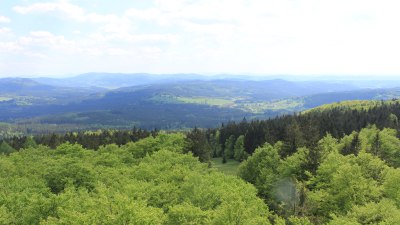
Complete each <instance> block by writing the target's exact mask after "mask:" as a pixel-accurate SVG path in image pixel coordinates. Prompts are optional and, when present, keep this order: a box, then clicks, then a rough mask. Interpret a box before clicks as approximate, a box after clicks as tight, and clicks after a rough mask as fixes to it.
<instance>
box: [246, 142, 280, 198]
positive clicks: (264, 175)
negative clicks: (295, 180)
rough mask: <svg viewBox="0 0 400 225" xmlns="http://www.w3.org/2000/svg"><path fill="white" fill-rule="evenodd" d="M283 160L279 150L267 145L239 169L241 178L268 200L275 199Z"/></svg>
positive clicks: (258, 149) (257, 150) (259, 149)
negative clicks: (275, 189)
mask: <svg viewBox="0 0 400 225" xmlns="http://www.w3.org/2000/svg"><path fill="white" fill-rule="evenodd" d="M280 164H281V159H280V157H279V154H278V150H277V148H275V147H273V146H271V145H269V144H265V145H264V146H262V147H259V148H257V149H256V150H255V152H254V153H253V155H252V156H250V157H249V158H248V159H247V160H245V161H244V162H243V163H242V164H241V165H240V167H239V176H240V177H241V178H243V179H244V180H245V181H248V182H250V183H252V184H254V185H255V187H256V188H257V189H258V191H259V194H260V195H261V196H263V197H264V198H266V199H267V200H271V199H273V196H274V194H273V190H274V187H275V184H276V182H277V181H278V179H279V173H278V168H279V166H280Z"/></svg>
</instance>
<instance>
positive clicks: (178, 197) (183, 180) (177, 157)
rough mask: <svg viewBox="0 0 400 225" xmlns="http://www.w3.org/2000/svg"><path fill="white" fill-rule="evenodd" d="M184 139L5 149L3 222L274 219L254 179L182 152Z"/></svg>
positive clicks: (0, 196)
mask: <svg viewBox="0 0 400 225" xmlns="http://www.w3.org/2000/svg"><path fill="white" fill-rule="evenodd" d="M184 140H185V139H184V136H183V135H181V134H161V135H159V136H157V137H155V138H153V137H149V138H146V139H143V140H142V141H141V142H140V143H137V144H128V145H126V146H122V147H118V146H117V145H108V146H104V147H101V148H100V149H99V150H98V151H91V150H86V149H84V148H82V147H81V146H80V145H71V144H62V145H60V146H59V147H57V148H56V149H54V150H53V149H49V148H48V147H44V146H38V147H36V148H28V149H25V150H23V151H20V152H17V153H14V154H11V155H9V156H6V155H3V156H0V224H149V225H153V224H269V220H268V218H269V216H271V214H270V213H269V211H268V208H267V206H266V205H265V204H264V202H263V201H262V200H261V199H260V198H258V197H257V196H256V194H257V191H256V189H255V188H254V187H253V186H252V185H250V184H247V183H245V182H244V181H242V180H240V179H239V178H237V177H234V176H225V175H224V174H222V173H219V172H217V171H215V170H213V169H209V168H208V165H207V164H203V163H200V162H199V161H198V159H197V158H195V157H193V156H191V155H190V154H182V153H181V152H182V151H183V148H184V147H185V145H186V144H185V142H184Z"/></svg>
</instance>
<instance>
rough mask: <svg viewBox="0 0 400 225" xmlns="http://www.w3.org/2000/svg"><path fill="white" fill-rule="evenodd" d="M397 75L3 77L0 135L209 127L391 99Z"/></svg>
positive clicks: (396, 92)
mask: <svg viewBox="0 0 400 225" xmlns="http://www.w3.org/2000/svg"><path fill="white" fill-rule="evenodd" d="M386 82H387V81H386ZM397 82H398V81H393V82H392V83H391V84H390V85H389V84H387V83H385V82H384V83H383V84H382V83H381V82H378V81H377V82H372V81H369V82H367V83H363V82H361V81H360V82H358V81H343V80H326V81H318V80H317V81H316V80H312V81H301V80H300V81H299V80H297V81H293V80H292V81H291V80H282V79H272V78H270V79H267V78H260V77H259V78H254V77H248V76H229V75H226V76H222V75H221V76H216V77H207V76H201V75H195V74H188V75H187V76H183V77H182V76H180V75H173V74H172V75H168V74H164V75H152V74H104V73H89V74H82V75H79V76H76V77H71V78H59V79H56V78H35V79H28V78H3V79H0V121H1V122H2V124H0V136H2V137H5V136H10V134H11V135H14V134H17V133H20V134H25V135H26V134H28V135H35V134H42V133H51V132H56V133H64V132H67V131H82V130H94V129H131V128H132V127H133V126H136V127H140V128H143V129H168V130H177V129H182V130H183V129H189V128H193V127H195V126H196V127H202V128H215V127H218V126H219V125H221V123H227V122H228V121H240V120H242V119H243V118H244V117H245V118H247V119H248V120H254V119H268V118H274V117H275V116H277V115H287V114H292V113H294V112H300V111H303V110H307V109H310V108H314V107H316V106H320V105H323V104H327V103H334V102H338V101H345V100H371V99H372V100H382V99H383V100H387V99H392V98H397V97H400V91H399V88H392V86H393V85H395V84H396V83H397ZM107 85H108V86H107ZM366 87H368V88H366ZM378 87H386V88H378ZM389 87H390V88H389ZM371 88H372V89H371ZM373 88H375V89H373ZM155 118H156V119H155ZM5 130H7V132H8V133H7V134H3V133H5Z"/></svg>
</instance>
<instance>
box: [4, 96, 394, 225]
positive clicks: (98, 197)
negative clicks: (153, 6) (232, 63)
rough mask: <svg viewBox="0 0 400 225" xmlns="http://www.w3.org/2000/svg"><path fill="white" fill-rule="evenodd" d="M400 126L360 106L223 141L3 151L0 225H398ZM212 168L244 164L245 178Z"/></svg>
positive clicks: (127, 137)
mask: <svg viewBox="0 0 400 225" xmlns="http://www.w3.org/2000/svg"><path fill="white" fill-rule="evenodd" d="M398 116H400V103H399V101H397V100H391V101H385V102H383V101H352V102H344V103H337V104H332V105H328V106H323V107H319V108H316V109H313V110H310V111H306V112H303V113H300V114H295V115H286V116H280V117H277V118H274V119H269V120H253V121H246V119H244V120H243V121H242V122H239V123H235V122H231V123H228V124H224V125H222V126H221V127H219V128H216V129H199V128H194V129H192V130H190V131H187V132H172V131H170V132H168V133H167V132H165V131H156V130H154V131H146V130H142V129H137V128H134V129H132V130H125V131H118V130H99V131H86V132H69V133H66V134H47V135H38V136H30V137H13V138H8V139H4V140H3V141H2V142H1V145H0V152H2V154H3V155H2V156H1V157H0V167H2V168H1V173H2V175H1V176H0V179H2V181H1V182H0V183H1V185H2V186H1V188H0V190H1V191H0V193H1V195H0V218H2V220H1V221H0V223H1V224H38V223H43V224H59V223H64V224H69V223H79V224H87V223H91V224H95V223H105V224H270V223H271V224H398V221H400V217H399V215H400V186H399V185H398V184H399V182H400V170H399V166H400V148H399V146H400V139H399V136H400V135H399V132H398V130H399V124H398ZM213 157H218V159H221V164H222V163H225V162H227V161H229V160H237V161H239V162H241V163H240V166H239V168H238V173H237V176H230V175H226V174H223V173H221V172H218V170H217V169H215V168H216V165H215V164H213V163H211V160H210V159H211V158H213ZM214 167H215V168H214ZM21 193H23V194H21Z"/></svg>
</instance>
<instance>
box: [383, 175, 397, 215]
mask: <svg viewBox="0 0 400 225" xmlns="http://www.w3.org/2000/svg"><path fill="white" fill-rule="evenodd" d="M384 179H385V181H384V183H383V193H384V194H385V196H386V197H387V198H390V199H392V200H394V202H395V203H396V205H397V207H400V187H399V184H400V169H393V168H391V169H389V170H388V172H387V174H386V176H385V178H384Z"/></svg>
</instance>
